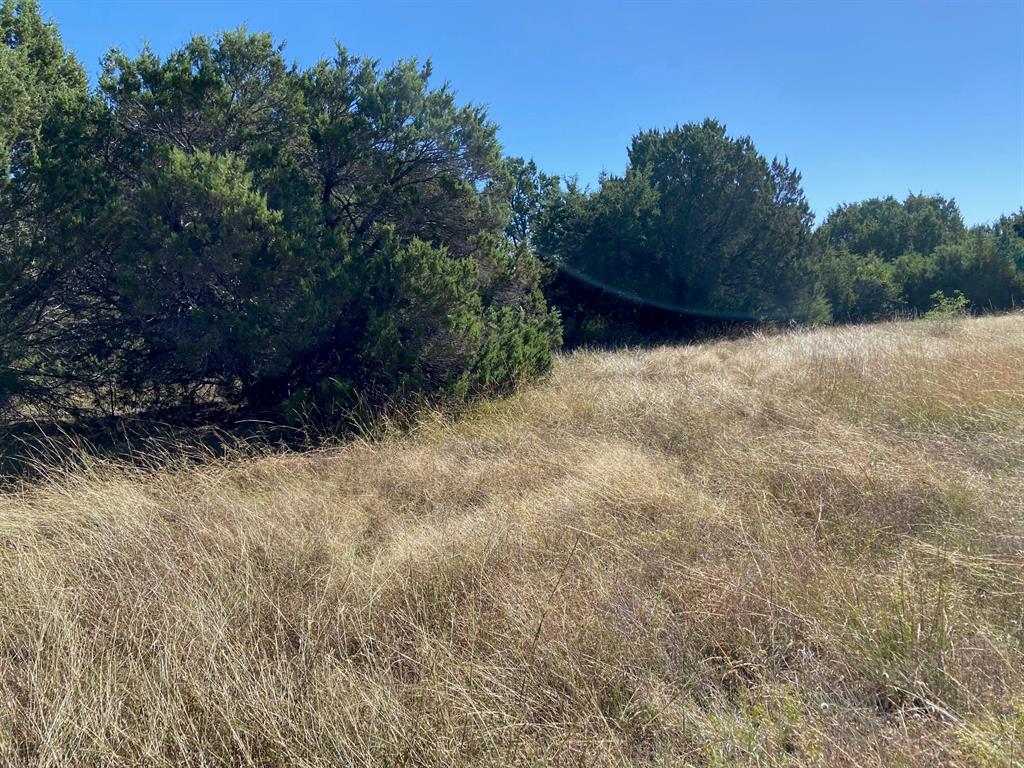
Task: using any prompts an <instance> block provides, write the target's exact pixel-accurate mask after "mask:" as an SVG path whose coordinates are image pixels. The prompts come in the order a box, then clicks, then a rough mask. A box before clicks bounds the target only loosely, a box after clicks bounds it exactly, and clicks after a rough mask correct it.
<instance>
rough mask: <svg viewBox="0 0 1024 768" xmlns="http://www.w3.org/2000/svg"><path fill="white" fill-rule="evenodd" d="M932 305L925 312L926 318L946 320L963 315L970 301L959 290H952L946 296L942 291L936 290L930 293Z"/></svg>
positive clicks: (966, 312) (965, 313) (966, 311)
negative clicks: (950, 294)
mask: <svg viewBox="0 0 1024 768" xmlns="http://www.w3.org/2000/svg"><path fill="white" fill-rule="evenodd" d="M931 301H932V306H931V309H929V310H928V311H927V312H925V315H924V316H925V319H926V320H948V319H954V318H958V317H965V316H966V315H967V314H968V310H969V308H970V306H971V302H970V301H969V300H968V299H967V297H966V296H964V294H963V292H961V291H954V292H953V295H952V296H946V294H945V293H943V292H942V291H936V292H935V293H933V294H932V295H931Z"/></svg>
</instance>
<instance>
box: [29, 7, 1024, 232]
mask: <svg viewBox="0 0 1024 768" xmlns="http://www.w3.org/2000/svg"><path fill="white" fill-rule="evenodd" d="M42 6H43V10H44V13H46V14H47V15H48V16H50V17H51V18H52V19H54V20H55V21H56V22H57V23H58V24H59V26H60V30H61V34H62V36H63V38H64V42H65V44H66V45H67V46H68V47H69V48H71V49H72V50H74V51H75V52H76V53H77V54H78V56H79V58H80V59H81V60H82V62H83V63H84V64H85V65H86V67H87V68H88V69H89V70H90V72H91V73H93V74H94V75H95V73H96V72H97V71H98V69H99V60H100V58H101V57H102V55H103V53H104V52H105V51H106V50H107V49H108V48H110V47H114V46H116V47H120V48H122V49H124V50H126V51H128V52H136V51H138V50H139V49H140V48H141V46H142V45H143V43H145V42H148V43H149V44H150V45H151V46H152V47H153V48H154V49H155V50H156V51H158V52H160V53H167V52H168V51H171V50H173V49H174V48H176V47H177V46H178V45H180V44H181V43H183V42H184V41H185V40H186V39H187V38H188V37H189V36H191V35H192V34H212V33H215V32H217V31H219V30H222V29H225V28H233V27H235V26H238V25H240V24H243V23H245V24H247V25H248V26H249V28H250V29H251V30H267V31H270V32H273V33H274V35H275V37H276V38H277V39H278V40H282V41H285V42H286V43H287V47H286V49H285V53H286V55H287V56H288V57H289V58H290V59H294V60H297V61H298V62H299V63H300V64H309V63H311V62H313V61H315V60H317V59H318V58H321V57H324V56H329V55H331V54H332V53H333V51H334V43H335V41H337V42H340V43H342V44H343V45H345V46H346V47H347V48H348V49H349V50H350V51H352V52H354V53H358V54H364V55H369V56H373V57H375V58H380V59H382V60H383V61H384V62H391V61H393V60H395V59H397V58H404V57H410V56H415V57H418V58H421V59H423V58H430V59H432V60H433V62H434V72H435V74H436V76H437V78H438V79H439V80H449V81H450V82H451V83H452V85H453V87H454V88H455V89H456V90H457V91H458V93H459V94H460V97H461V98H462V99H463V100H465V101H472V102H476V103H482V104H486V105H487V106H488V108H489V113H490V115H491V117H492V119H494V120H495V121H496V122H497V123H498V124H499V125H500V126H501V132H500V137H501V140H502V143H503V144H504V146H505V149H506V151H507V152H508V153H510V154H516V155H525V156H527V157H530V156H532V157H534V158H535V159H536V161H537V163H538V164H539V165H540V166H541V167H542V168H543V169H545V170H547V171H548V172H550V173H558V174H562V175H572V174H576V175H578V176H579V178H580V180H581V181H583V182H589V183H594V182H596V180H597V177H598V175H599V174H600V173H601V171H602V170H606V171H608V172H610V173H621V172H622V170H623V168H624V167H625V163H626V147H627V146H628V144H629V140H630V137H631V136H632V135H633V134H634V133H635V132H636V131H638V130H640V129H644V128H654V127H669V126H672V125H675V124H677V123H684V122H688V121H693V120H701V119H703V118H704V117H706V116H712V117H717V118H718V119H720V120H722V121H723V122H725V123H726V124H727V126H728V128H729V132H730V133H732V134H734V135H743V134H746V135H750V136H751V137H752V138H753V140H754V142H755V144H756V145H757V146H758V148H759V149H760V150H761V152H763V153H764V154H766V155H768V156H772V155H779V156H784V155H785V156H788V157H789V159H790V161H791V162H792V163H793V164H794V165H795V166H796V167H797V168H798V169H800V171H801V172H802V173H803V177H804V189H805V190H806V192H807V196H808V199H809V200H810V202H811V205H812V206H813V207H814V209H815V211H816V213H817V214H818V220H819V221H820V220H821V219H822V218H823V217H824V215H825V214H826V213H827V212H828V210H829V209H831V208H832V207H834V206H835V205H837V204H839V203H842V202H849V201H854V200H860V199H863V198H866V197H872V196H883V195H887V194H893V195H897V196H900V197H902V196H903V195H905V194H906V193H907V192H908V191H910V190H913V191H915V192H916V191H923V192H925V193H933V192H940V193H942V194H945V195H947V196H953V197H955V198H956V199H957V201H958V202H959V204H960V207H961V210H962V211H963V213H964V216H965V218H966V219H967V221H968V223H980V222H985V221H989V220H991V219H993V218H995V217H997V216H998V215H999V214H1001V213H1004V212H1009V211H1011V210H1016V209H1017V208H1019V207H1020V206H1021V205H1022V204H1024V0H1000V1H998V2H978V1H975V2H966V3H960V2H930V3H920V2H886V3H871V2H849V3H835V2H818V3H804V2H788V3H754V4H748V3H741V2H729V3H727V2H719V3H709V4H705V3H696V2H693V3H669V2H634V3H628V4H627V3H603V2H596V1H594V2H585V3H577V2H557V1H556V0H549V1H548V2H540V3H534V2H500V3H499V2H478V3H466V2H431V3H408V2H406V3H389V2H376V3H361V2H360V3H357V2H346V3H342V2H254V1H253V0H250V1H249V2H214V1H213V0H205V1H203V2H194V1H193V0H179V1H178V2H154V1H153V0H149V1H148V2H147V1H143V0H137V1H136V2H103V1H101V0H93V1H92V2H69V1H68V0H42Z"/></svg>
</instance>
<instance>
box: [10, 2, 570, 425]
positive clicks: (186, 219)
mask: <svg viewBox="0 0 1024 768" xmlns="http://www.w3.org/2000/svg"><path fill="white" fill-rule="evenodd" d="M8 4H10V3H9V2H8ZM5 8H6V6H5ZM10 15H11V16H12V17H13V18H16V19H20V18H21V17H22V16H34V17H35V18H38V9H36V8H35V6H34V5H33V4H31V3H20V4H18V6H17V8H16V9H15V12H12V13H11V14H10ZM5 18H6V17H5ZM37 26H38V25H37ZM40 28H41V29H42V30H44V32H45V33H46V34H48V35H50V36H51V38H50V39H51V43H52V42H53V41H55V40H56V35H55V33H54V31H53V30H52V28H51V27H47V26H46V25H43V26H42V27H40ZM19 40H20V38H19ZM48 71H60V69H59V68H57V69H53V68H51V70H48ZM83 82H84V80H83ZM81 100H82V101H83V105H82V106H76V107H74V108H72V107H70V106H69V105H64V106H63V107H62V108H61V114H60V116H59V117H58V118H56V119H55V121H54V128H53V132H52V134H50V135H49V136H48V138H49V141H50V144H49V145H48V146H47V147H45V148H44V149H43V150H42V152H41V153H40V154H41V155H42V156H43V157H44V159H43V160H41V161H40V162H39V163H37V166H39V167H37V168H33V169H29V170H26V171H25V175H26V177H27V178H30V181H29V182H26V185H27V186H30V187H31V190H30V194H29V193H28V192H26V195H27V198H28V199H29V204H30V205H34V206H37V207H39V208H42V209H47V210H50V211H53V212H54V218H55V220H54V221H53V222H52V226H53V227H54V228H55V229H54V230H52V234H54V235H56V234H57V233H62V236H61V237H60V242H61V248H60V252H59V253H53V254H43V253H34V254H33V255H32V256H31V257H25V256H20V255H19V253H15V252H20V251H22V250H23V249H22V248H20V247H15V248H14V249H13V251H12V250H11V249H8V252H5V256H4V261H5V263H7V264H13V263H14V262H13V260H14V259H17V258H23V259H24V258H31V260H32V262H33V264H34V265H36V269H38V270H40V271H46V270H51V271H52V272H53V274H54V275H55V277H54V283H55V285H56V287H55V289H54V292H53V295H52V296H51V300H50V305H49V306H47V307H46V308H45V309H43V310H41V311H43V312H44V313H51V314H52V313H56V314H55V315H54V326H53V329H52V332H48V333H47V334H46V335H45V336H42V335H38V334H37V340H36V341H37V343H36V344H35V347H36V349H27V350H20V351H19V350H16V349H13V348H12V347H11V346H10V345H8V347H7V348H6V349H5V351H6V352H7V354H8V355H14V356H16V357H18V358H19V362H20V364H21V365H22V366H23V367H22V368H21V369H20V371H21V372H20V373H19V374H18V375H19V377H20V378H21V379H23V380H25V381H30V382H34V383H36V384H40V385H41V383H42V382H43V377H44V376H49V377H51V378H52V380H53V381H54V382H59V383H60V387H57V386H52V387H47V390H48V391H49V392H50V394H51V395H52V396H53V404H54V405H59V406H60V407H63V408H65V409H68V410H76V409H78V410H81V409H82V408H83V407H84V408H86V409H87V410H88V409H92V410H97V409H98V410H102V411H105V412H111V413H118V412H134V411H138V410H144V409H153V408H157V409H162V410H167V409H174V408H181V407H183V406H184V407H188V408H194V407H195V405H196V404H197V403H203V402H212V401H214V400H215V401H216V402H219V403H222V404H225V405H228V406H231V407H237V408H243V409H250V410H257V411H261V412H267V413H277V414H279V415H284V416H289V415H291V416H309V415H311V414H314V413H316V414H319V415H324V414H330V413H331V412H333V411H334V410H336V409H338V408H343V407H346V406H347V405H348V404H350V401H351V400H352V399H353V398H354V397H356V396H357V395H358V397H360V398H362V399H364V400H366V399H369V400H370V401H371V402H377V403H382V402H385V401H390V400H395V399H403V398H407V397H411V396H416V395H420V394H422V395H428V396H434V395H444V396H460V397H461V396H465V395H467V394H470V393H472V392H476V391H491V390H495V389H497V390H500V389H503V388H507V387H509V386H512V385H514V384H515V382H516V381H519V380H521V379H525V378H529V377H531V376H534V375H537V374H538V373H541V372H543V371H544V370H545V369H546V368H547V367H548V366H549V365H550V362H551V350H552V348H553V347H555V346H557V344H558V339H559V335H558V334H559V332H558V327H559V326H558V320H557V316H555V315H554V314H552V313H551V312H549V311H548V309H547V308H546V306H545V302H544V299H543V296H542V295H541V293H540V289H539V279H540V269H539V266H538V265H537V263H536V261H535V260H534V257H533V256H532V255H531V253H530V252H529V251H528V250H527V248H526V247H525V246H524V245H521V244H520V245H517V244H516V243H515V242H514V241H513V240H510V239H509V238H508V237H506V236H505V229H506V227H507V226H508V224H509V217H510V211H511V208H510V204H509V201H508V185H509V175H508V172H507V169H506V166H505V164H504V160H503V158H502V154H501V148H500V146H499V144H498V142H497V139H496V127H495V126H494V124H493V123H491V122H490V121H489V120H488V119H487V116H486V113H485V112H484V111H483V110H482V109H481V108H479V107H475V106H471V105H469V106H467V105H459V104H457V103H456V101H455V98H454V96H453V94H452V92H451V91H450V89H449V88H448V87H447V86H446V85H442V86H439V87H433V86H432V85H431V83H430V66H429V65H424V66H421V65H419V64H418V63H417V62H415V61H413V60H408V61H402V62H399V63H398V64H396V65H395V66H393V67H389V68H382V67H381V66H380V65H379V64H378V63H377V62H375V61H372V60H368V59H359V58H356V57H353V56H351V55H349V54H348V53H347V52H346V51H345V50H344V49H342V48H339V49H338V51H337V54H336V55H335V57H334V58H333V59H330V60H324V61H321V62H318V63H317V64H315V65H314V66H312V67H310V68H309V69H306V70H300V69H298V68H297V67H295V66H293V65H288V64H287V63H286V62H285V60H284V58H283V54H282V50H281V48H280V47H279V46H277V45H275V44H274V42H273V40H272V39H271V37H270V36H269V35H265V34H250V33H248V32H246V31H245V30H237V31H234V32H227V33H224V34H222V35H220V36H218V37H217V38H215V39H212V40H210V39H206V38H204V37H196V38H194V39H192V40H191V41H189V42H188V43H187V44H186V45H185V46H184V47H183V48H181V49H180V50H178V51H176V52H174V53H172V54H171V55H169V56H167V57H166V58H161V57H158V56H157V55H155V54H154V53H152V52H151V51H149V50H146V51H143V53H141V54H140V55H138V56H135V57H130V56H128V55H126V54H124V53H121V52H119V51H112V52H111V53H110V54H109V55H108V56H107V58H106V61H105V66H104V71H103V74H102V77H101V78H100V85H99V90H98V92H97V93H95V94H92V95H85V94H84V93H83V95H82V97H81ZM35 130H36V132H37V133H38V132H39V129H38V128H35ZM44 138H46V137H44ZM46 157H49V158H50V160H46V159H45V158H46ZM50 161H52V162H54V163H59V164H60V167H61V171H62V174H61V175H60V176H58V175H55V174H50V173H48V172H47V168H46V166H47V163H48V162H50ZM69 190H73V191H74V192H75V195H76V196H75V199H74V201H73V202H74V204H73V205H69V206H65V207H62V205H61V202H62V201H65V200H66V201H68V202H72V201H71V200H70V199H69V197H68V192H69ZM5 200H7V197H6V196H5ZM16 204H17V205H18V207H19V208H21V207H23V206H22V204H20V203H19V202H18V201H14V200H13V199H11V205H12V206H13V205H16ZM52 239H54V238H51V240H52ZM57 315H59V317H58V316H57ZM44 342H45V344H44ZM44 346H45V350H46V351H45V355H46V356H47V357H49V358H52V363H48V364H47V366H46V368H47V370H46V371H44V365H43V363H44V360H43V352H42V348H43V347H44ZM10 370H13V369H10ZM8 389H9V390H10V391H11V392H12V393H13V392H14V391H15V389H16V388H15V387H13V386H10V387H8ZM59 395H64V396H63V397H59ZM83 404H85V405H84V406H83Z"/></svg>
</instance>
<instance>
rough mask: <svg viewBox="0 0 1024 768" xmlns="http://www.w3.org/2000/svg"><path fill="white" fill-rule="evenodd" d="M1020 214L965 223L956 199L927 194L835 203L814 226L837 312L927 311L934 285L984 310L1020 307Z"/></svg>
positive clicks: (865, 316)
mask: <svg viewBox="0 0 1024 768" xmlns="http://www.w3.org/2000/svg"><path fill="white" fill-rule="evenodd" d="M1020 218H1021V214H1017V216H1016V217H1003V218H1002V219H1000V220H999V221H998V222H997V223H996V224H995V225H993V226H991V227H974V228H972V229H970V230H967V229H965V228H964V226H963V221H962V219H961V217H960V213H959V210H958V209H957V207H956V204H955V203H954V202H953V201H952V200H946V199H944V198H942V197H939V196H933V197H926V196H923V195H910V196H908V197H907V199H906V200H905V201H904V202H902V203H901V202H899V201H897V200H895V199H893V198H886V199H885V200H878V199H874V200H867V201H865V202H863V203H856V204H852V205H845V206H841V207H840V208H837V209H836V210H835V211H833V212H832V213H831V214H830V215H829V216H828V218H827V219H826V220H825V223H824V224H822V226H821V228H820V229H819V230H818V231H817V232H816V233H815V237H816V240H817V242H818V247H819V251H820V254H821V255H820V256H819V275H820V279H821V281H822V283H823V285H824V286H825V288H826V293H827V295H828V298H829V301H830V303H831V304H832V314H833V317H834V319H836V320H871V319H877V318H883V317H887V316H889V315H891V314H892V313H893V311H895V310H896V309H900V308H902V309H903V310H906V311H911V312H916V313H921V314H923V313H926V312H928V311H929V309H930V308H931V306H932V304H933V301H934V296H935V294H936V292H942V293H943V294H946V295H954V294H955V293H956V292H960V293H961V294H962V295H963V296H965V297H966V300H967V301H968V302H969V304H970V305H971V306H972V307H974V308H975V309H977V310H979V311H980V310H999V309H1008V308H1010V307H1013V306H1016V305H1017V304H1019V303H1020V301H1021V299H1022V298H1024V239H1021V237H1020V233H1019V228H1018V224H1019V219H1020ZM869 265H870V266H869ZM869 275H873V276H874V277H869ZM859 281H860V284H859V287H858V282H859Z"/></svg>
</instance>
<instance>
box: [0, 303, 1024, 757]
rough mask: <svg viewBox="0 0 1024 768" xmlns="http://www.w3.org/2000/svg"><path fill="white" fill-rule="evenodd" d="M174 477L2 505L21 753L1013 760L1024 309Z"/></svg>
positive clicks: (7, 655)
mask: <svg viewBox="0 0 1024 768" xmlns="http://www.w3.org/2000/svg"><path fill="white" fill-rule="evenodd" d="M156 464H158V465H159V468H154V463H153V462H151V463H150V466H148V467H140V466H139V465H138V464H135V465H128V464H123V463H111V462H104V461H102V460H100V459H97V458H89V457H87V456H86V457H81V456H79V457H66V460H65V461H64V462H63V463H62V465H60V466H54V467H53V468H51V469H49V470H48V471H47V473H46V474H47V475H48V477H47V478H46V479H43V480H38V481H35V482H33V483H31V484H29V485H25V486H24V487H22V488H20V489H18V490H14V491H9V492H7V493H5V494H3V495H0V707H2V708H3V712H2V714H0V762H3V763H4V764H14V765H17V764H32V765H52V766H57V765H61V766H63V765H90V766H91V765H132V766H136V765H166V766H171V765H196V766H211V765H225V766H227V765H260V766H279V765H280V766H283V765H297V766H333V765H368V766H369V765H374V766H376V765H494V766H499V765H502V766H504V765H538V764H543V765H564V766H579V765H596V766H600V765H647V764H652V765H680V766H687V765H693V766H716V765H758V766H768V765H795V766H802V765H820V766H842V765H847V766H862V765H911V766H917V765H920V766H926V765H953V766H956V765H963V766H967V765H978V766H1010V765H1014V764H1020V761H1022V760H1024V664H1022V659H1024V628H1022V622H1024V315H1021V314H1013V315H1008V316H1002V317H989V318H981V319H950V318H945V319H941V318H940V319H936V320H929V321H915V322H902V323H888V324H881V325H873V326H858V327H843V328H831V329H819V330H808V331H793V332H785V333H778V334H762V335H756V334H755V335H753V336H750V337H747V338H743V339H739V340H729V341H720V342H713V343H707V344H701V345H692V346H676V347H661V348H654V349H642V350H641V349H633V350H621V351H614V352H599V351H585V350H581V351H576V352H574V353H572V354H570V355H567V356H565V357H564V358H562V359H560V360H559V361H558V363H557V366H556V369H555V371H554V373H553V374H552V376H551V378H550V380H548V381H546V382H541V383H538V384H536V385H533V386H531V387H528V388H525V389H524V390H523V391H522V392H520V393H519V394H517V395H515V396H513V397H511V398H508V399H506V400H502V401H498V402H491V403H486V404H482V405H479V406H477V407H475V408H474V409H473V410H472V411H471V412H470V413H468V414H464V415H462V416H461V417H459V418H453V417H446V416H444V415H442V414H427V415H425V416H424V417H423V418H422V419H421V420H420V421H419V422H418V424H417V425H416V426H415V427H414V428H413V429H412V430H403V431H401V432H398V431H395V432H394V433H393V434H387V435H384V436H375V437H373V438H372V439H371V438H367V439H365V440H359V441H355V442H351V443H349V444H347V445H345V446H342V447H338V448H333V449H330V450H326V449H325V450H318V451H314V452H307V453H300V452H290V453H280V452H277V453H274V452H271V451H269V450H266V449H263V450H260V449H256V448H249V449H242V448H240V449H239V450H238V452H237V455H233V456H230V457H227V458H218V459H213V458H211V459H210V460H209V461H206V462H204V463H201V464H199V465H195V464H194V463H189V462H184V461H176V460H175V459H174V457H173V453H171V454H168V456H166V457H164V458H163V459H162V460H161V461H160V462H156Z"/></svg>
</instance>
